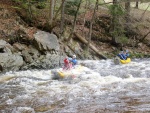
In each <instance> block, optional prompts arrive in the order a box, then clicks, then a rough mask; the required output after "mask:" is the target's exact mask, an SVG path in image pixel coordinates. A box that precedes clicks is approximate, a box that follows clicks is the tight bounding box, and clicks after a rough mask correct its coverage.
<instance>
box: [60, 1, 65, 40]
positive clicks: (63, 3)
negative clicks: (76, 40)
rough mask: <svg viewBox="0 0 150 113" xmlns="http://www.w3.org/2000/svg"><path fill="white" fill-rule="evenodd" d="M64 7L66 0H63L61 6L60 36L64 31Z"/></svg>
mask: <svg viewBox="0 0 150 113" xmlns="http://www.w3.org/2000/svg"><path fill="white" fill-rule="evenodd" d="M64 9H65V0H62V8H61V23H60V38H61V37H62V35H63V32H64Z"/></svg>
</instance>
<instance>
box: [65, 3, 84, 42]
mask: <svg viewBox="0 0 150 113" xmlns="http://www.w3.org/2000/svg"><path fill="white" fill-rule="evenodd" d="M81 2H82V0H80V2H79V4H78V7H77V11H76V13H75V17H74V21H73V26H72V29H71V33H70V35H69V37H68V40H67V41H70V39H71V38H72V35H73V33H74V31H75V27H76V20H77V16H78V12H79V9H80V6H81Z"/></svg>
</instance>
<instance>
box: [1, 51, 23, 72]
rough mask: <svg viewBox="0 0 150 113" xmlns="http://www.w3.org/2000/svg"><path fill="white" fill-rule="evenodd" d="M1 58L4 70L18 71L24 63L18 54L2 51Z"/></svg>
mask: <svg viewBox="0 0 150 113" xmlns="http://www.w3.org/2000/svg"><path fill="white" fill-rule="evenodd" d="M0 59H3V60H0V65H1V67H2V69H3V71H10V70H11V71H16V70H19V69H20V67H21V66H22V65H23V58H22V57H21V56H19V55H17V54H9V53H0Z"/></svg>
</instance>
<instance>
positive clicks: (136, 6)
mask: <svg viewBox="0 0 150 113" xmlns="http://www.w3.org/2000/svg"><path fill="white" fill-rule="evenodd" d="M135 8H136V9H138V8H139V2H138V1H137V2H136V4H135Z"/></svg>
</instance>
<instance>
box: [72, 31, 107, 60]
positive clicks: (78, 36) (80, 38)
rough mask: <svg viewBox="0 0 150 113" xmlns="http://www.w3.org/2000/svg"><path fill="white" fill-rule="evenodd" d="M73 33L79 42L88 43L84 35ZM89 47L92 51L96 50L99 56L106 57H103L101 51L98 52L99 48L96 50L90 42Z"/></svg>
mask: <svg viewBox="0 0 150 113" xmlns="http://www.w3.org/2000/svg"><path fill="white" fill-rule="evenodd" d="M74 35H75V36H76V37H77V38H78V39H79V40H80V41H81V42H83V43H84V44H86V45H87V44H88V41H87V40H86V39H85V38H84V37H82V36H80V35H79V34H77V33H74ZM89 47H90V48H91V49H92V50H93V51H94V52H96V53H97V54H98V55H99V56H100V57H101V58H103V59H107V57H105V56H104V55H103V54H102V53H100V52H99V50H97V49H96V47H95V46H93V45H92V44H90V45H89Z"/></svg>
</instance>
